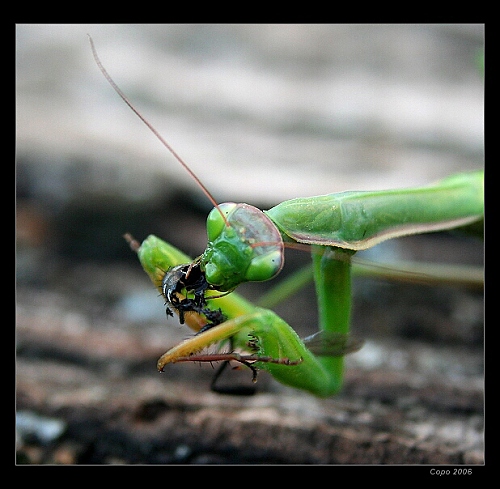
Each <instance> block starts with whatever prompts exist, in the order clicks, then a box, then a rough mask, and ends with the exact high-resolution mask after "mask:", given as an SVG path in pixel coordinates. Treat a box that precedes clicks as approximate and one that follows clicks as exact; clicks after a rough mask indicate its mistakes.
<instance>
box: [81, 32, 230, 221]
mask: <svg viewBox="0 0 500 489" xmlns="http://www.w3.org/2000/svg"><path fill="white" fill-rule="evenodd" d="M87 36H88V38H89V41H90V47H91V49H92V54H93V56H94V60H95V62H96V64H97V66H98V67H99V69H100V70H101V73H102V74H103V75H104V77H105V78H106V80H108V82H109V84H110V85H111V86H112V87H113V90H114V91H115V92H116V93H117V94H118V95H119V96H120V98H121V99H122V100H123V101H124V102H125V103H126V104H127V105H128V106H129V107H130V108H131V109H132V110H133V111H134V113H135V115H137V117H139V119H141V121H142V122H144V124H146V126H147V127H148V129H149V130H150V131H151V132H152V133H153V134H154V135H155V136H156V137H157V138H158V139H159V140H160V142H161V143H162V144H163V146H165V148H167V149H168V150H169V151H170V153H171V154H172V155H173V156H174V158H175V159H176V160H177V161H178V162H179V163H180V164H181V165H182V166H183V167H184V169H185V170H186V171H187V172H188V173H189V175H190V176H191V177H192V178H193V180H194V181H195V182H196V183H197V184H198V186H199V187H200V188H201V190H202V191H203V193H204V194H205V195H206V197H207V198H208V200H209V201H210V202H211V203H212V205H213V206H214V207H216V208H217V210H218V211H219V213H220V215H221V216H222V219H224V222H225V223H226V226H228V227H229V222H228V221H227V219H226V216H225V215H224V213H223V212H222V211H221V210H220V208H219V205H218V204H217V201H216V200H215V199H214V198H213V196H212V194H211V193H210V192H209V191H208V189H207V188H206V187H205V185H203V183H202V182H201V180H200V179H199V178H198V177H197V176H196V174H195V173H194V172H193V170H191V168H189V166H188V165H187V163H185V162H184V160H183V159H182V158H181V157H180V156H179V155H178V154H177V153H176V152H175V150H174V148H172V146H170V144H168V143H167V141H165V139H163V137H162V135H161V134H160V133H159V132H158V131H157V130H156V129H155V128H154V126H153V125H152V124H151V123H150V122H149V121H148V120H147V119H146V118H145V117H144V116H143V115H142V114H141V113H140V112H139V111H138V110H137V109H136V108H135V107H134V106H133V105H132V102H130V100H129V99H128V98H127V96H126V95H125V94H124V93H123V92H122V91H121V89H120V87H119V86H118V85H117V84H116V83H115V81H114V80H113V79H112V78H111V76H110V75H109V73H108V72H107V71H106V68H104V66H103V64H102V63H101V60H100V59H99V56H98V55H97V50H96V48H95V46H94V41H93V40H92V38H91V37H90V34H87Z"/></svg>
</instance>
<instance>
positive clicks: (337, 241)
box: [90, 39, 484, 397]
mask: <svg viewBox="0 0 500 489" xmlns="http://www.w3.org/2000/svg"><path fill="white" fill-rule="evenodd" d="M90 43H91V48H92V52H93V55H94V58H95V61H96V62H97V64H98V66H99V68H100V70H101V72H102V73H103V75H104V76H105V77H106V79H107V80H108V82H109V83H110V84H111V86H112V87H113V88H114V90H115V91H116V92H117V93H118V95H120V97H121V98H122V99H123V101H124V102H125V103H126V104H127V105H128V106H129V107H130V108H131V109H132V110H133V111H134V112H135V113H136V115H137V116H138V117H139V118H140V119H141V120H142V121H143V122H144V123H145V124H146V126H147V127H148V128H149V129H150V130H151V131H152V132H153V133H154V134H155V136H156V137H157V138H158V139H159V140H160V141H161V143H162V144H163V145H164V146H165V147H166V148H167V149H168V150H169V151H170V153H171V154H172V155H173V156H174V157H175V159H176V160H177V161H178V162H179V163H180V164H181V165H182V166H183V167H184V168H185V169H186V170H187V171H188V172H189V173H190V175H191V176H192V177H193V179H194V180H195V181H196V182H197V183H198V185H199V186H200V188H201V189H202V191H203V192H204V193H205V195H206V196H207V197H208V198H209V200H210V201H211V202H212V204H213V205H214V209H213V210H212V211H211V212H210V214H209V215H208V218H207V235H208V244H207V248H206V250H205V251H204V253H203V254H202V255H201V256H199V257H197V258H195V259H194V260H193V259H192V258H191V257H189V256H187V255H185V254H184V253H183V252H181V251H180V250H178V249H177V248H175V247H173V246H172V245H170V244H168V243H166V242H165V241H162V240H161V239H159V238H158V237H156V236H153V235H150V236H149V237H147V238H146V239H145V240H144V241H143V242H142V243H139V242H138V241H136V240H135V239H134V238H133V237H132V236H131V235H129V234H127V235H125V239H126V240H127V241H128V243H129V245H130V247H131V248H132V250H133V251H135V252H137V255H138V257H139V260H140V263H141V265H142V267H143V269H144V270H145V271H146V273H147V274H148V276H149V277H150V279H151V281H152V282H153V284H154V285H155V286H156V287H157V289H158V291H159V292H160V294H161V295H162V296H163V297H164V299H165V304H166V306H167V314H168V315H173V313H174V312H175V313H177V314H178V315H179V319H180V322H181V323H185V324H187V325H188V326H189V327H190V328H192V329H193V330H194V331H195V332H196V334H195V335H194V336H193V337H191V338H188V339H186V340H184V341H182V342H181V343H180V344H178V345H177V346H175V347H173V348H171V349H170V350H168V351H167V352H166V353H165V354H164V355H162V356H161V358H160V359H159V360H158V363H157V368H158V370H159V371H163V370H164V368H165V367H166V366H167V365H168V364H170V363H176V362H187V361H192V362H217V361H222V362H224V365H225V364H227V362H230V361H235V362H239V363H241V364H244V365H246V366H248V367H249V368H250V369H251V370H252V372H253V380H254V381H255V380H256V376H257V371H258V370H261V369H262V370H266V371H268V372H269V373H270V374H271V375H272V376H273V377H274V378H275V379H276V380H278V381H279V382H281V383H283V384H285V385H288V386H292V387H294V388H297V389H302V390H305V391H308V392H310V393H312V394H314V395H316V396H320V397H327V396H331V395H333V394H335V393H337V392H338V391H339V390H340V389H341V387H342V380H343V369H344V358H343V356H344V355H345V354H346V353H348V352H349V351H353V350H355V349H356V348H358V347H359V344H356V342H355V341H352V340H351V339H350V336H349V328H350V313H351V257H352V255H353V254H354V253H356V251H358V250H364V249H367V248H370V247H372V246H374V245H376V244H378V243H380V242H381V241H384V240H387V239H391V238H397V237H401V236H406V235H410V234H418V233H426V232H431V231H439V230H446V229H452V228H456V227H460V226H466V225H469V224H471V223H474V222H476V221H479V220H481V219H482V218H483V213H484V210H483V206H484V204H483V200H484V199H483V180H484V176H483V172H482V171H473V172H469V173H461V174H456V175H452V176H450V177H447V178H445V179H442V180H440V181H438V182H435V183H433V184H430V185H428V186H423V187H418V188H406V189H396V190H387V191H373V192H366V191H363V192H341V193H336V194H329V195H321V196H316V197H308V198H298V199H292V200H289V201H285V202H282V203H280V204H278V205H277V206H275V207H273V208H271V209H269V210H268V211H260V210H259V209H257V208H255V207H253V206H251V205H248V204H236V203H224V204H217V202H216V201H215V200H214V198H213V197H212V196H211V195H210V192H209V191H208V190H207V189H206V188H205V187H204V185H203V184H202V183H201V181H200V180H199V179H198V177H197V176H196V175H194V173H193V172H192V171H191V169H190V168H189V167H188V166H187V164H186V163H184V161H183V160H182V159H181V158H180V156H179V155H178V154H177V153H176V152H175V151H174V150H173V148H172V147H171V146H170V145H169V144H168V143H167V142H166V141H165V140H164V139H163V137H162V136H161V135H160V134H159V133H158V132H157V131H156V129H155V128H154V127H153V126H152V125H151V124H150V123H149V121H147V120H146V119H145V118H144V116H143V115H142V114H140V113H139V112H138V110H137V109H136V108H135V107H134V106H133V105H132V104H131V102H130V101H129V100H128V99H127V97H126V96H125V95H124V94H123V92H122V91H121V90H120V89H119V88H118V86H117V85H116V84H115V82H114V81H113V80H112V79H111V77H110V76H109V74H108V73H107V71H106V70H105V68H104V67H103V65H102V64H101V61H100V60H99V58H98V55H97V52H96V50H95V47H94V44H93V41H92V39H90ZM288 244H292V245H293V244H299V245H308V246H310V248H311V256H312V262H313V273H314V283H315V289H316V295H317V301H318V311H319V332H318V333H317V334H315V335H313V336H312V337H308V338H306V339H305V340H302V339H300V338H299V336H298V335H297V333H296V332H295V331H294V330H293V328H292V327H291V326H290V325H288V324H287V323H286V322H285V321H283V320H282V319H281V318H280V317H279V316H278V315H277V314H275V313H274V312H273V311H271V310H269V309H265V308H261V307H257V306H255V305H254V304H252V303H251V302H249V301H247V300H246V299H244V298H243V297H241V296H239V295H237V294H236V293H234V292H233V291H234V289H235V288H236V287H237V286H238V285H240V284H241V283H244V282H248V281H265V280H270V279H272V278H274V277H275V276H276V275H277V274H278V273H279V272H280V270H281V269H282V267H283V248H284V247H285V246H286V245H288ZM216 344H217V345H223V346H225V348H226V349H228V350H227V352H225V353H224V352H223V353H206V354H202V353H200V352H202V351H203V350H205V349H206V348H207V347H210V346H212V345H216ZM223 346H221V348H222V347H223ZM220 351H223V350H220Z"/></svg>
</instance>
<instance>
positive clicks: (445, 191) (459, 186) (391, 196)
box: [265, 171, 484, 250]
mask: <svg viewBox="0 0 500 489" xmlns="http://www.w3.org/2000/svg"><path fill="white" fill-rule="evenodd" d="M483 181H484V174H483V172H480V171H478V172H470V173H462V174H457V175H453V176H451V177H448V178H445V179H443V180H440V181H439V182H436V183H435V184H432V185H428V186H425V187H417V188H408V189H396V190H385V191H373V192H363V191H360V192H341V193H336V194H329V195H320V196H317V197H306V198H298V199H292V200H288V201H285V202H282V203H281V204H278V205H277V206H275V207H273V208H272V209H269V210H268V211H265V214H266V215H267V216H269V217H270V218H271V220H272V221H273V222H274V223H275V224H276V226H277V227H278V228H279V230H280V231H281V232H282V233H283V234H284V235H286V236H288V237H289V238H291V239H293V240H295V241H298V242H300V243H308V244H318V245H329V246H336V247H340V248H346V249H351V250H363V249H366V248H370V247H371V246H374V245H375V244H377V243H380V242H381V241H384V240H386V239H389V238H395V237H400V236H405V235H409V234H417V233H424V232H430V231H438V230H443V229H451V228H454V227H457V226H461V225H466V224H470V223H472V222H474V221H477V220H479V219H481V218H482V216H483V212H484V204H483V201H484V197H483Z"/></svg>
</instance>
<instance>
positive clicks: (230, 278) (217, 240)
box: [201, 202, 284, 291]
mask: <svg viewBox="0 0 500 489" xmlns="http://www.w3.org/2000/svg"><path fill="white" fill-rule="evenodd" d="M221 212H222V213H223V214H224V215H225V216H226V221H227V222H225V221H224V219H223V218H222V216H221ZM207 234H208V240H209V243H208V247H207V249H206V251H205V253H204V254H203V256H202V257H201V266H202V268H203V269H204V271H205V274H206V278H207V281H208V282H209V283H210V284H211V285H213V286H214V287H215V288H217V289H218V290H221V291H227V290H231V289H233V288H234V287H236V286H237V285H239V284H240V283H243V282H249V281H264V280H269V279H271V278H273V277H275V276H276V275H277V274H278V273H279V272H280V270H281V269H282V268H283V262H284V256H283V248H284V245H283V240H282V238H281V234H280V232H279V231H278V229H277V227H276V226H275V225H274V224H273V222H272V221H271V220H270V219H269V218H268V217H267V216H266V215H265V214H264V213H263V212H262V211H261V210H259V209H257V208H256V207H253V206H251V205H248V204H235V203H232V202H231V203H225V204H220V206H219V209H217V208H215V209H213V210H212V211H211V212H210V214H209V216H208V219H207Z"/></svg>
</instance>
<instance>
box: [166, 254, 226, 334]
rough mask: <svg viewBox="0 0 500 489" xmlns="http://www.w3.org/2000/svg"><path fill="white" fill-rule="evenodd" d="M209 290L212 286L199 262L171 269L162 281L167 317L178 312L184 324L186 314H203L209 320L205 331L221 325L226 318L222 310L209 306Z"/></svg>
mask: <svg viewBox="0 0 500 489" xmlns="http://www.w3.org/2000/svg"><path fill="white" fill-rule="evenodd" d="M207 289H212V286H211V285H210V284H209V283H208V282H207V280H206V278H205V274H204V273H203V272H202V271H201V269H200V266H199V262H198V261H194V262H193V263H188V264H183V265H177V266H174V267H172V268H170V269H169V270H168V271H167V272H166V273H165V275H164V277H163V279H162V281H161V291H162V295H163V297H164V298H165V305H166V306H167V315H170V316H171V315H173V314H172V310H175V311H177V313H178V314H179V321H180V323H181V324H183V323H184V321H185V317H184V316H185V314H186V313H188V312H194V313H197V314H201V315H203V316H205V318H206V320H207V323H206V325H205V326H204V327H203V328H202V329H203V330H204V329H208V328H210V327H213V326H216V325H218V324H221V323H222V322H224V321H225V319H226V318H225V316H224V315H223V314H222V312H221V310H220V309H216V310H213V309H210V308H209V307H208V306H207V299H206V297H205V292H206V291H207Z"/></svg>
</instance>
